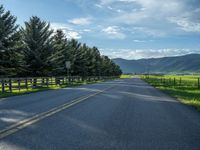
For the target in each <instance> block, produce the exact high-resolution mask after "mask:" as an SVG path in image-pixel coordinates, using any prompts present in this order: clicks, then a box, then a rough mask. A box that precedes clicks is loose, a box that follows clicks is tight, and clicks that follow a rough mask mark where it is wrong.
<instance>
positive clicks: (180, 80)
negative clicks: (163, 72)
mask: <svg viewBox="0 0 200 150" xmlns="http://www.w3.org/2000/svg"><path fill="white" fill-rule="evenodd" d="M143 78H144V79H145V80H147V81H148V80H149V81H150V82H151V83H153V84H154V85H162V86H169V87H170V86H174V87H175V86H179V87H184V86H185V87H193V88H197V89H200V78H199V77H195V78H194V79H190V80H189V79H185V78H184V77H172V78H170V77H153V76H143Z"/></svg>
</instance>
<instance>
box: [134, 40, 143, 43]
mask: <svg viewBox="0 0 200 150" xmlns="http://www.w3.org/2000/svg"><path fill="white" fill-rule="evenodd" d="M133 42H135V43H144V42H146V41H144V40H133Z"/></svg>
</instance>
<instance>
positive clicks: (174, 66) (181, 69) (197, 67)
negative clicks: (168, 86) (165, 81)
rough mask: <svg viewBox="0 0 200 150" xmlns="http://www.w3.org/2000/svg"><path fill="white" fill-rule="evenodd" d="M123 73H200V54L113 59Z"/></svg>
mask: <svg viewBox="0 0 200 150" xmlns="http://www.w3.org/2000/svg"><path fill="white" fill-rule="evenodd" d="M113 61H114V62H115V63H116V64H118V65H119V66H120V67H121V69H122V71H123V73H145V72H146V73H147V72H150V73H200V54H189V55H184V56H176V57H163V58H150V59H138V60H126V59H122V58H116V59H113Z"/></svg>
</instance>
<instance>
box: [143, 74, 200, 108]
mask: <svg viewBox="0 0 200 150" xmlns="http://www.w3.org/2000/svg"><path fill="white" fill-rule="evenodd" d="M198 78H199V76H186V75H185V76H176V75H165V76H149V78H145V77H144V76H143V77H142V79H143V80H144V81H146V82H148V83H149V84H150V85H152V86H154V87H156V88H158V89H160V90H161V91H163V92H165V93H167V94H168V95H170V96H172V97H175V98H177V99H178V100H179V101H180V102H182V103H184V104H186V105H189V106H192V107H193V108H194V109H196V110H199V111H200V89H199V87H198V84H199V83H198Z"/></svg>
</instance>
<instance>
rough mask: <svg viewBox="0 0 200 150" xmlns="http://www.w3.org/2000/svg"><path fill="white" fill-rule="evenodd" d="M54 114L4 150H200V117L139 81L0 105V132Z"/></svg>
mask: <svg viewBox="0 0 200 150" xmlns="http://www.w3.org/2000/svg"><path fill="white" fill-rule="evenodd" d="M102 90H105V91H102ZM87 95H89V96H88V97H87ZM80 97H82V98H81V99H83V101H78V102H77V103H76V104H73V105H70V106H68V103H71V102H72V101H74V100H77V99H78V98H80ZM84 97H86V98H84ZM66 103H67V107H66V108H62V110H60V107H59V106H62V105H63V104H66ZM54 108H58V109H59V111H57V109H56V111H55V113H51V115H46V117H43V118H41V119H39V120H37V121H35V122H32V123H30V122H29V123H28V124H27V126H25V127H21V125H19V127H17V130H14V131H15V132H13V133H12V132H11V133H10V134H8V135H7V136H5V137H3V138H0V150H4V149H11V150H15V149H17V150H27V149H30V150H46V149H47V150H57V149H58V150H62V149H63V150H90V149H91V150H200V113H199V112H197V111H195V110H192V109H191V108H190V107H187V106H185V105H183V104H180V103H179V102H177V101H176V100H174V99H172V98H170V97H168V96H167V95H165V94H163V93H162V92H160V91H158V90H156V89H155V88H153V87H151V86H149V85H147V84H146V83H145V82H143V81H142V80H140V79H138V78H134V79H125V80H115V81H110V82H105V83H100V84H93V85H85V86H80V87H76V88H68V89H62V90H56V91H46V92H40V93H33V94H29V95H23V96H17V97H11V98H7V99H3V100H1V99H0V130H1V131H2V130H4V129H5V128H8V127H10V126H13V125H15V124H17V123H19V121H23V120H24V119H28V118H31V117H34V116H36V115H37V114H42V115H43V112H47V111H49V110H51V109H54ZM49 114H50V113H49ZM1 131H0V136H1ZM6 132H9V130H8V131H6Z"/></svg>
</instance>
